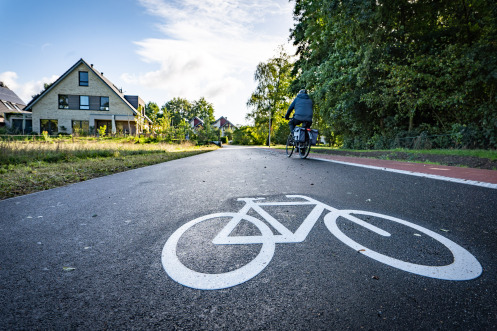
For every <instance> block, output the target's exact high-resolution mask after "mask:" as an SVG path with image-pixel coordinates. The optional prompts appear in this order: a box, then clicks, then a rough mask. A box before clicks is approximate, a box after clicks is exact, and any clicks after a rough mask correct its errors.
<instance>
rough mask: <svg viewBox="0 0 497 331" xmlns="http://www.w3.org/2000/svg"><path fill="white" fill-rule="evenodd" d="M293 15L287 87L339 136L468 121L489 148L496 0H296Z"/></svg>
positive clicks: (493, 138) (495, 129) (494, 122)
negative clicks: (300, 93) (300, 92)
mask: <svg viewBox="0 0 497 331" xmlns="http://www.w3.org/2000/svg"><path fill="white" fill-rule="evenodd" d="M294 18H295V21H296V24H295V26H294V28H293V30H292V32H291V38H292V39H293V41H294V44H295V45H296V46H297V53H298V56H299V58H298V60H297V62H296V64H295V67H294V74H296V75H297V76H298V77H297V79H296V80H295V81H294V83H293V85H292V86H293V88H294V90H295V89H297V88H298V87H299V86H302V85H306V86H307V87H308V88H310V89H312V90H314V94H313V98H314V101H315V103H316V104H317V106H318V109H319V112H320V114H319V115H320V116H321V118H322V120H323V121H324V122H326V123H327V124H328V125H329V126H330V128H331V129H332V131H334V132H335V133H338V134H341V135H343V136H344V138H345V141H346V142H347V141H349V142H350V141H358V140H361V141H363V142H368V143H367V144H366V145H368V144H369V145H370V147H374V146H372V145H374V144H378V143H379V142H381V141H382V139H383V138H388V137H395V136H396V135H399V134H401V133H402V132H413V133H415V132H420V131H422V130H425V131H428V132H429V133H444V132H450V131H451V130H454V128H459V127H462V128H469V127H471V128H472V130H467V132H473V133H472V134H473V136H474V137H473V138H474V139H476V140H477V141H478V144H480V145H481V146H482V147H485V146H493V147H494V148H495V147H497V112H495V109H497V98H496V97H495V96H496V92H497V57H496V56H495V54H496V53H497V3H495V1H491V0H457V1H454V0H417V1H412V0H399V1H388V0H376V1H371V0H346V1H343V0H296V2H295V10H294ZM411 134H412V133H411ZM384 147H388V146H384Z"/></svg>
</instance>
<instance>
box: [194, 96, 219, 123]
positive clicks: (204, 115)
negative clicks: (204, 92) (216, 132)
mask: <svg viewBox="0 0 497 331" xmlns="http://www.w3.org/2000/svg"><path fill="white" fill-rule="evenodd" d="M187 116H188V117H187V118H188V119H189V120H191V119H192V118H194V117H195V116H196V117H198V118H200V119H201V120H202V121H204V122H209V123H213V122H214V121H215V120H216V119H215V118H214V106H213V105H212V104H211V103H209V102H207V100H205V98H203V97H202V98H200V99H198V100H196V101H194V102H193V103H192V107H191V109H190V112H189V113H188V114H187Z"/></svg>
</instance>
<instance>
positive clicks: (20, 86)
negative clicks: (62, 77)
mask: <svg viewBox="0 0 497 331" xmlns="http://www.w3.org/2000/svg"><path fill="white" fill-rule="evenodd" d="M57 78H58V76H56V75H52V76H51V77H43V78H42V79H40V80H37V81H29V82H24V83H19V82H18V75H17V73H15V72H13V71H5V72H2V73H0V81H2V82H4V83H5V85H7V86H8V87H9V89H11V90H12V91H14V93H15V94H17V96H18V97H19V98H21V100H22V101H24V102H25V103H26V104H27V103H29V101H31V97H32V96H33V95H35V94H38V93H40V92H41V91H42V90H43V85H44V84H45V83H53V82H55V81H56V80H57Z"/></svg>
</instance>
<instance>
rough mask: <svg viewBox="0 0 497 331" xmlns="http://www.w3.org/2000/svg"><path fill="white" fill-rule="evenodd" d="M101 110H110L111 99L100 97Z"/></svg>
mask: <svg viewBox="0 0 497 331" xmlns="http://www.w3.org/2000/svg"><path fill="white" fill-rule="evenodd" d="M100 110H109V97H100Z"/></svg>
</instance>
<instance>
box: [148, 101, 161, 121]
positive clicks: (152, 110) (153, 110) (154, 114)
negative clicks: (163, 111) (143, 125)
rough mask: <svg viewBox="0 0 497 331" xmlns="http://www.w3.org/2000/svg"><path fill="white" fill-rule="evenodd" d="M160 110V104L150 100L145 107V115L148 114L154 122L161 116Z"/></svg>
mask: <svg viewBox="0 0 497 331" xmlns="http://www.w3.org/2000/svg"><path fill="white" fill-rule="evenodd" d="M159 111H160V109H159V106H157V104H156V103H155V102H149V103H147V105H146V107H145V115H147V117H148V118H150V120H151V121H152V122H153V123H155V122H157V120H158V118H159Z"/></svg>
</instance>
